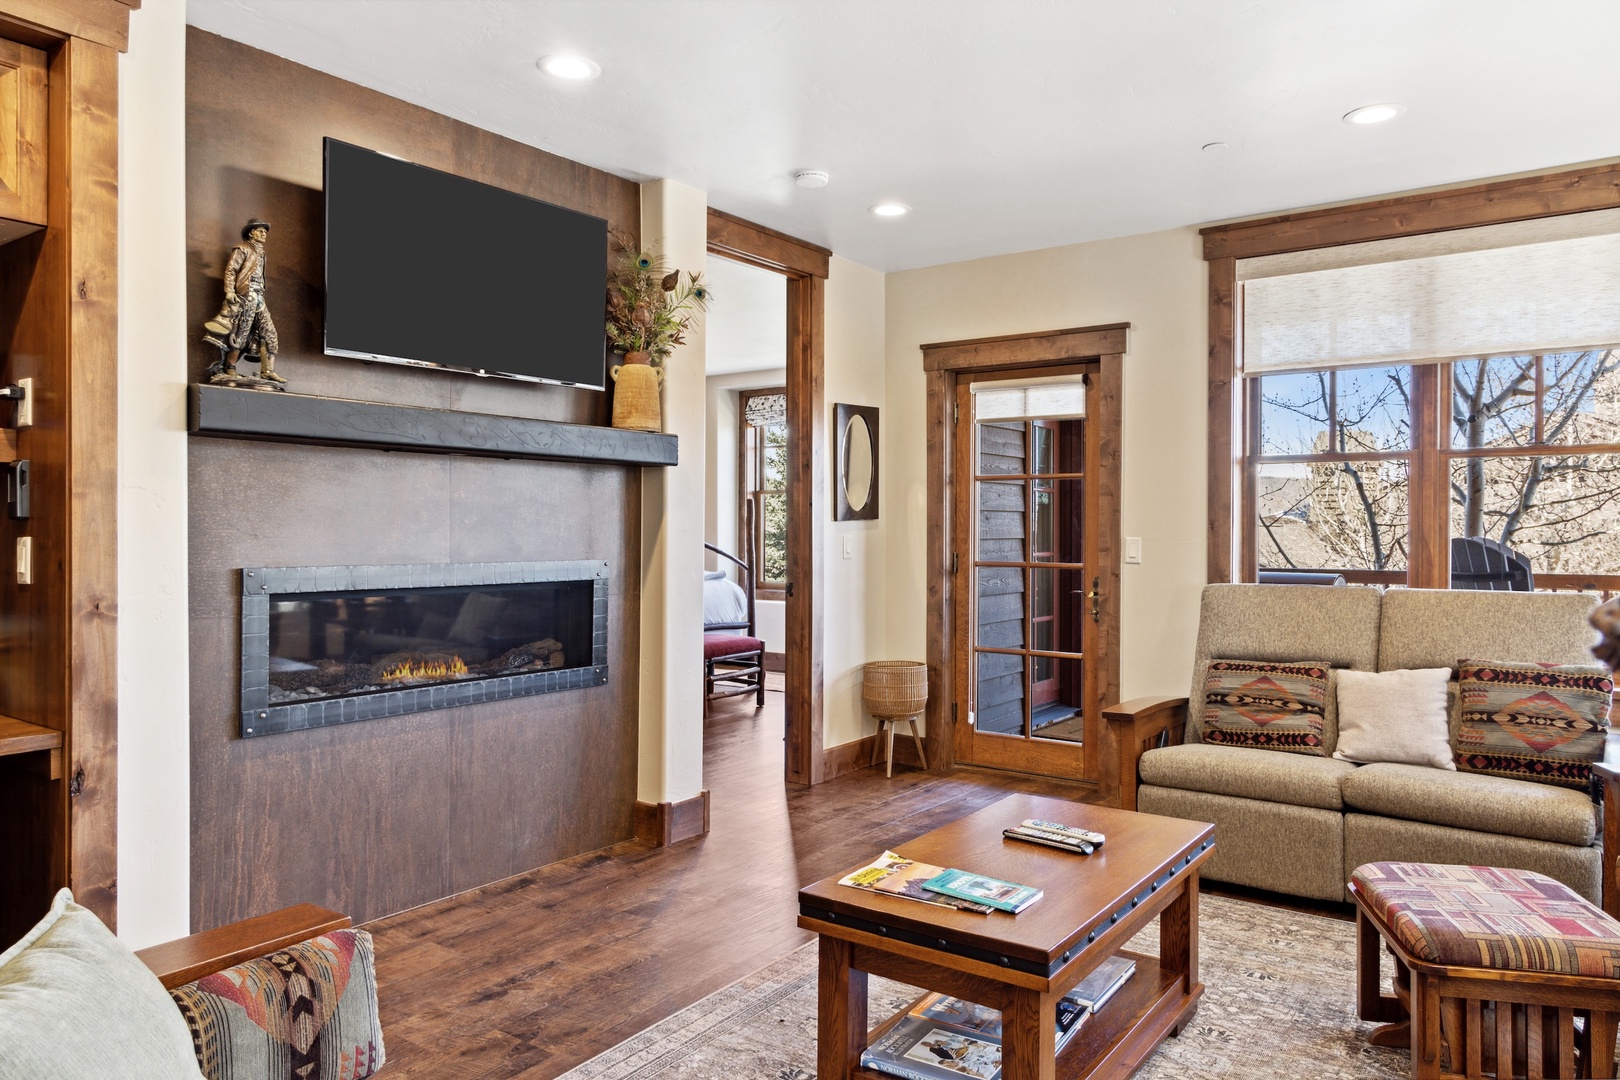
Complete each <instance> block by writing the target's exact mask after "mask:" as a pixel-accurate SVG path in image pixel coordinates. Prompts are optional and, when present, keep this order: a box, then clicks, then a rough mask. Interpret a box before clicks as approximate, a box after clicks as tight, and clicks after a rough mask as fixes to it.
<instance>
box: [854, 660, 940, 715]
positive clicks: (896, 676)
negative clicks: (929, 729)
mask: <svg viewBox="0 0 1620 1080" xmlns="http://www.w3.org/2000/svg"><path fill="white" fill-rule="evenodd" d="M861 700H862V701H864V702H865V703H866V711H867V712H869V713H871V714H872V715H873V716H889V717H901V716H916V715H917V714H918V713H920V712H922V711H923V710H924V709H926V708H928V665H927V664H924V663H922V662H921V661H918V660H873V661H872V662H870V663H868V664H867V665H866V666H865V668H864V670H863V672H862V676H861Z"/></svg>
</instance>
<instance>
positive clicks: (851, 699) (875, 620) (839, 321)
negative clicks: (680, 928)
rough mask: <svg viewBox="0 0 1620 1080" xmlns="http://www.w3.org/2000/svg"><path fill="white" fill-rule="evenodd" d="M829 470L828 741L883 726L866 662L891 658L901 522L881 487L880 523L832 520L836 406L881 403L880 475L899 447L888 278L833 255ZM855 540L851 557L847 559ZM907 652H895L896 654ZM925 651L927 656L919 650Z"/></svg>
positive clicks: (829, 301) (826, 561)
mask: <svg viewBox="0 0 1620 1080" xmlns="http://www.w3.org/2000/svg"><path fill="white" fill-rule="evenodd" d="M826 310H827V317H826V327H827V357H826V368H825V371H826V403H827V472H828V490H827V492H826V493H825V494H824V496H823V499H824V500H825V501H820V500H818V504H819V505H821V506H823V507H824V508H825V509H824V510H823V511H822V512H823V513H825V514H826V515H827V517H828V519H829V520H828V522H827V530H826V550H825V553H824V555H823V559H824V563H823V565H824V566H825V567H826V578H827V580H826V584H825V585H824V586H823V593H822V595H823V597H824V598H825V604H826V606H825V607H824V609H823V619H824V626H825V627H826V633H825V643H824V645H823V651H822V672H823V701H824V703H825V704H824V711H823V714H822V716H823V718H822V745H824V746H837V745H838V744H839V743H846V742H850V741H852V740H854V739H859V738H861V737H862V736H863V735H868V734H871V732H872V731H873V730H874V729H875V727H876V725H875V724H873V723H872V721H871V720H869V719H868V718H867V716H866V713H865V711H864V710H863V708H862V706H861V665H862V664H863V663H865V662H866V661H868V660H882V659H885V658H887V657H888V655H889V649H890V644H891V641H890V639H889V637H888V633H887V628H886V626H885V622H884V607H885V606H886V605H885V604H884V602H883V600H884V592H885V590H884V581H885V579H886V578H887V577H888V559H889V551H888V545H887V544H886V543H885V540H884V537H885V534H886V533H888V532H890V531H892V530H893V529H894V527H895V525H896V524H897V522H898V520H899V519H898V518H897V516H896V515H895V514H894V512H893V509H892V508H893V507H894V504H893V503H890V502H887V501H885V499H886V498H887V496H886V495H885V494H884V493H883V492H882V491H880V492H879V495H878V498H879V501H878V518H877V520H876V521H832V520H830V519H831V518H832V516H833V509H834V505H835V504H834V501H833V494H832V487H831V485H832V482H833V481H834V479H835V477H836V472H835V470H836V468H837V457H838V454H837V451H838V433H837V431H836V429H835V425H834V423H833V415H834V414H833V406H834V405H835V404H836V403H838V402H843V403H845V404H848V405H876V406H877V407H878V440H879V446H878V478H879V482H880V483H881V481H882V479H883V475H884V472H885V470H887V469H888V468H889V467H890V465H891V463H892V462H893V461H894V450H893V449H891V448H892V447H893V446H894V445H895V444H894V443H892V442H891V441H890V434H889V429H888V419H889V409H888V407H887V403H888V401H889V400H890V399H889V397H888V393H887V385H886V384H887V380H886V379H885V377H884V358H883V326H884V320H885V301H884V275H883V274H881V273H880V272H878V271H876V270H873V269H871V268H869V267H865V266H862V265H861V264H859V263H854V262H850V261H849V260H848V259H841V258H839V257H838V256H836V255H835V256H833V259H832V266H831V268H830V269H829V271H828V274H827V309H826ZM846 540H847V541H848V542H849V551H850V557H849V558H847V559H846V558H844V555H843V552H844V543H845V541H846ZM900 655H901V654H899V653H896V654H895V656H897V657H898V656H900ZM918 655H921V653H920V652H919V653H918Z"/></svg>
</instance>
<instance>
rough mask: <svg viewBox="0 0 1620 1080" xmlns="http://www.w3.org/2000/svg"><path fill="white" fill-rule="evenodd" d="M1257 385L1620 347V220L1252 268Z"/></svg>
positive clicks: (1552, 222) (1249, 329)
mask: <svg viewBox="0 0 1620 1080" xmlns="http://www.w3.org/2000/svg"><path fill="white" fill-rule="evenodd" d="M1238 277H1239V280H1241V281H1242V282H1243V296H1242V305H1243V369H1244V371H1245V372H1246V373H1248V374H1251V375H1252V374H1256V373H1263V372H1268V371H1287V370H1300V369H1312V368H1328V367H1350V366H1354V365H1372V364H1401V363H1409V362H1412V361H1425V360H1448V359H1457V358H1464V357H1479V356H1499V355H1521V354H1525V353H1537V352H1553V351H1563V350H1574V349H1583V348H1590V347H1594V346H1601V345H1613V344H1617V343H1620V212H1616V211H1611V210H1604V211H1597V212H1594V213H1589V214H1571V215H1566V216H1565V217H1562V218H1547V219H1542V220H1538V221H1527V222H1514V223H1512V224H1510V225H1500V226H1488V227H1485V228H1481V229H1463V230H1457V231H1456V232H1451V233H1435V234H1431V235H1429V236H1422V237H1406V238H1402V239H1400V240H1391V241H1378V242H1375V243H1370V244H1352V245H1347V246H1345V247H1343V248H1327V249H1322V250H1321V251H1318V252H1301V253H1299V254H1297V255H1283V256H1268V257H1266V258H1263V259H1244V260H1240V262H1239V264H1238Z"/></svg>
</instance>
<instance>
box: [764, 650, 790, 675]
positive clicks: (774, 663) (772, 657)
mask: <svg viewBox="0 0 1620 1080" xmlns="http://www.w3.org/2000/svg"><path fill="white" fill-rule="evenodd" d="M765 670H766V671H786V670H787V659H786V657H784V656H783V655H782V654H781V653H779V652H768V653H766V654H765Z"/></svg>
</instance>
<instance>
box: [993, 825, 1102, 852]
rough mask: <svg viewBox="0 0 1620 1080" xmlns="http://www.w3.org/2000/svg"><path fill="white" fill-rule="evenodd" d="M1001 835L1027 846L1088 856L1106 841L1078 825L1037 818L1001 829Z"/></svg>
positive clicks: (1096, 833)
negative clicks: (1055, 849)
mask: <svg viewBox="0 0 1620 1080" xmlns="http://www.w3.org/2000/svg"><path fill="white" fill-rule="evenodd" d="M1001 835H1002V836H1005V837H1006V838H1007V839H1009V840H1022V841H1024V842H1025V843H1028V844H1040V845H1042V846H1043V847H1050V848H1057V849H1059V850H1061V851H1073V852H1076V853H1078V854H1080V855H1090V854H1091V853H1092V852H1093V851H1096V850H1097V848H1099V847H1101V846H1102V842H1103V841H1104V840H1105V839H1107V837H1105V836H1104V835H1103V834H1102V833H1100V832H1092V831H1091V830H1090V829H1082V828H1080V827H1079V826H1078V825H1064V824H1061V823H1060V822H1056V821H1042V820H1041V819H1039V818H1028V819H1026V820H1024V821H1023V822H1022V823H1021V824H1018V825H1014V826H1012V827H1011V828H1009V829H1003V830H1001Z"/></svg>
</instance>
